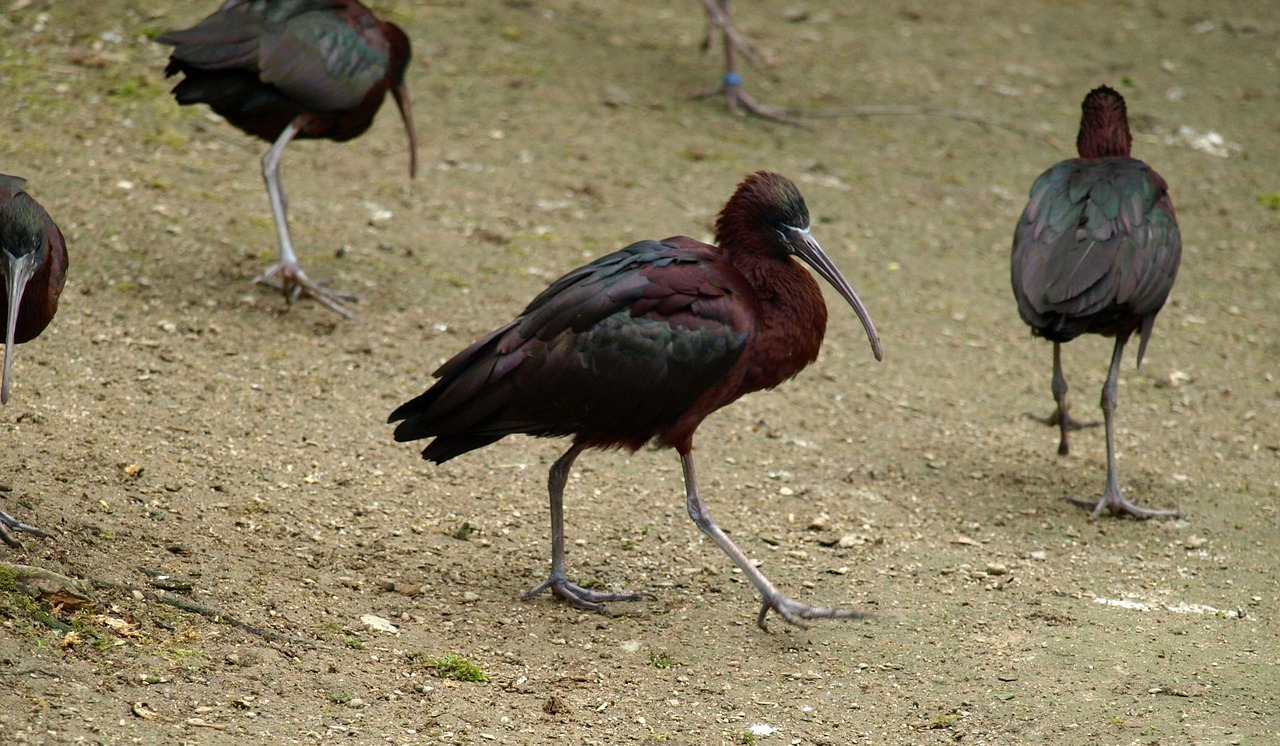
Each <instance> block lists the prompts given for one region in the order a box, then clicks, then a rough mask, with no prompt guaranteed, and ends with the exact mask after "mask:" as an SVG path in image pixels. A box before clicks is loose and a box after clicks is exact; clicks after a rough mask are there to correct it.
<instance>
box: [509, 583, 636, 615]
mask: <svg viewBox="0 0 1280 746" xmlns="http://www.w3.org/2000/svg"><path fill="white" fill-rule="evenodd" d="M545 590H550V591H551V592H552V593H553V594H555V595H556V596H558V597H560V598H563V599H564V600H565V601H568V602H569V603H570V604H572V605H573V606H574V607H575V608H578V609H587V610H590V611H604V604H605V602H607V601H640V600H642V599H643V598H644V594H643V593H607V592H605V591H593V590H590V589H587V588H583V587H582V586H580V585H577V584H576V583H572V582H570V581H569V579H568V578H566V577H564V576H562V575H555V574H552V575H551V576H550V577H548V578H547V579H546V580H544V581H542V582H541V583H539V584H538V585H536V586H534V587H533V588H531V589H530V590H528V591H525V593H524V594H523V595H522V596H520V597H521V598H524V599H529V598H533V597H534V596H536V595H538V594H539V593H542V592H543V591H545Z"/></svg>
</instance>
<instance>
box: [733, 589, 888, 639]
mask: <svg viewBox="0 0 1280 746" xmlns="http://www.w3.org/2000/svg"><path fill="white" fill-rule="evenodd" d="M771 610H772V611H776V612H777V613H778V616H780V617H782V619H783V620H784V621H786V622H787V623H789V624H794V625H795V626H797V627H799V628H801V629H808V628H809V625H808V624H807V623H806V622H805V621H804V620H806V619H865V618H866V617H867V616H868V615H867V614H866V613H865V612H861V611H854V610H853V609H834V608H830V607H827V606H810V605H809V604H804V603H800V602H799V601H792V600H791V599H789V598H787V597H786V596H776V597H774V598H772V599H769V598H766V599H764V601H763V603H761V604H760V614H759V615H758V616H757V617H756V626H758V627H759V628H760V629H762V630H764V631H766V632H768V631H769V628H768V627H767V626H765V617H767V616H768V615H769V612H770V611H771Z"/></svg>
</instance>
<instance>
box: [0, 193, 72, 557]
mask: <svg viewBox="0 0 1280 746" xmlns="http://www.w3.org/2000/svg"><path fill="white" fill-rule="evenodd" d="M26 183H27V182H26V180H25V179H20V178H18V177H16V176H7V175H5V174H0V275H3V282H4V285H3V289H4V319H5V326H4V369H3V373H2V374H0V376H2V378H0V404H8V403H9V371H10V368H11V365H12V363H13V355H14V349H13V346H14V345H16V344H22V343H23V342H30V341H31V340H33V339H35V338H36V337H38V336H40V332H43V331H44V329H45V327H46V326H48V325H49V322H50V321H52V320H53V315H54V314H55V313H57V312H58V296H59V295H60V294H61V293H62V286H63V283H65V282H66V279H67V245H66V243H65V242H64V241H63V240H62V231H60V230H58V226H57V225H54V222H53V220H52V219H51V218H50V217H49V213H47V212H45V211H44V208H43V207H41V206H40V204H39V203H38V202H36V201H35V200H34V199H31V196H30V195H28V194H27V193H26V192H25V191H23V187H24V186H26ZM13 531H25V532H27V533H29V534H34V535H35V536H44V535H45V534H44V532H43V531H41V530H40V529H38V528H36V527H34V526H28V525H27V524H25V523H23V522H22V521H19V520H18V519H16V518H14V517H13V516H11V515H9V514H8V513H5V512H4V511H2V510H0V540H3V541H4V542H5V543H6V544H8V545H10V546H15V547H16V546H20V545H19V544H18V540H17V539H16V538H14V536H13V533H12V532H13Z"/></svg>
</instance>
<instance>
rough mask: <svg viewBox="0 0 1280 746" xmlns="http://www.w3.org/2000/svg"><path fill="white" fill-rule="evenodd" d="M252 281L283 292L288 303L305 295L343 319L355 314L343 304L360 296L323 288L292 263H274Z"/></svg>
mask: <svg viewBox="0 0 1280 746" xmlns="http://www.w3.org/2000/svg"><path fill="white" fill-rule="evenodd" d="M277 276H278V277H279V279H277ZM253 281H254V282H256V283H258V284H260V285H266V286H267V287H272V288H275V289H276V290H279V291H281V292H283V293H284V297H285V299H286V300H287V301H289V303H293V302H294V301H296V300H297V299H298V298H300V297H302V296H304V295H305V296H307V297H310V298H314V299H316V300H317V301H319V303H320V305H322V306H324V307H325V308H327V309H329V310H330V311H333V312H334V313H336V314H338V315H339V316H342V317H343V318H345V319H354V318H355V314H353V313H351V312H350V311H348V310H347V308H346V306H345V305H344V304H346V303H351V302H353V301H356V300H359V299H360V296H358V295H355V294H354V293H344V292H342V291H339V290H329V289H328V288H326V287H323V286H322V285H321V284H320V283H318V282H316V281H314V280H312V279H311V278H310V277H308V276H307V273H306V272H303V271H302V268H301V267H299V266H298V265H297V264H296V263H294V262H284V261H281V262H276V263H275V264H273V265H271V266H270V267H268V268H267V270H266V271H265V272H263V273H262V274H260V275H258V276H257V277H255V278H253Z"/></svg>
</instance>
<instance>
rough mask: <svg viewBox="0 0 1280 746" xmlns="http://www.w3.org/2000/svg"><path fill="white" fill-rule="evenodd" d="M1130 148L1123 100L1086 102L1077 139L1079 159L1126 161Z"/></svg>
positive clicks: (1105, 99) (1130, 137) (1127, 120)
mask: <svg viewBox="0 0 1280 746" xmlns="http://www.w3.org/2000/svg"><path fill="white" fill-rule="evenodd" d="M1132 145H1133V135H1132V134H1130V132H1129V117H1128V115H1127V114H1126V112H1125V106H1124V101H1123V100H1114V99H1109V98H1103V99H1099V100H1093V99H1091V100H1089V101H1086V102H1085V107H1084V116H1083V117H1082V118H1081V120H1080V133H1079V134H1078V135H1077V136H1076V151H1077V152H1078V153H1079V154H1080V157H1081V158H1128V157H1129V152H1130V150H1131V148H1132Z"/></svg>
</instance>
